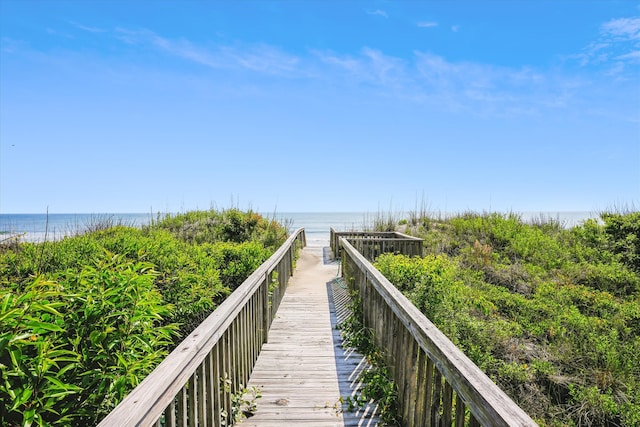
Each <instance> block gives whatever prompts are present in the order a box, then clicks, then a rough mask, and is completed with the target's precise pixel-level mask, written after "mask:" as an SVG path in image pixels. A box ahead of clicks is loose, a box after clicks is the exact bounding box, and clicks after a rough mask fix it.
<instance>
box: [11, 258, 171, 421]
mask: <svg viewBox="0 0 640 427" xmlns="http://www.w3.org/2000/svg"><path fill="white" fill-rule="evenodd" d="M154 277H155V272H153V270H152V269H151V266H150V265H149V264H145V263H137V264H134V263H132V262H122V260H121V258H120V257H118V256H110V255H106V256H105V257H104V259H102V260H100V261H98V262H97V264H96V265H95V266H86V267H85V268H83V269H82V270H81V271H79V272H72V271H71V270H68V271H64V272H62V273H60V274H59V275H58V277H57V278H56V279H53V280H45V279H43V278H42V276H41V278H39V279H36V280H34V281H33V282H32V283H31V284H30V285H28V286H27V288H26V289H25V292H23V293H20V294H15V295H14V294H12V293H4V295H3V300H2V306H1V307H0V325H1V327H0V330H1V331H2V332H1V333H0V372H2V378H3V382H2V383H0V407H3V408H4V410H3V411H2V412H1V414H0V420H1V421H2V423H3V425H7V424H9V425H11V424H16V425H29V424H30V423H34V424H36V425H49V424H61V425H69V424H75V425H80V424H81V425H91V424H95V423H97V421H98V420H99V419H100V418H102V417H103V416H104V415H106V414H107V413H108V412H109V411H111V409H113V408H114V407H115V405H116V404H117V403H118V402H119V401H120V400H121V399H122V398H123V397H124V395H125V394H126V392H128V391H129V390H130V389H131V388H133V387H135V386H136V385H137V384H138V383H139V382H140V381H141V380H142V379H143V378H144V377H145V376H146V375H147V374H149V373H150V372H151V370H153V368H154V367H155V366H156V365H157V364H158V363H159V362H160V361H161V360H162V359H163V358H164V357H165V356H166V354H167V350H166V349H167V345H168V344H170V343H171V340H172V335H173V333H174V330H175V325H165V326H161V325H160V324H161V321H162V319H163V316H164V315H166V314H167V313H168V312H169V309H170V307H168V306H166V305H164V304H162V298H161V296H160V294H159V293H158V292H157V290H156V289H155V287H154V286H153V280H154Z"/></svg>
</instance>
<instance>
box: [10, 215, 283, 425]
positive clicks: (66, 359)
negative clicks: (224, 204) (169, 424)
mask: <svg viewBox="0 0 640 427" xmlns="http://www.w3.org/2000/svg"><path fill="white" fill-rule="evenodd" d="M286 237H287V236H286V229H285V228H284V227H282V226H281V225H280V224H278V223H276V222H275V221H269V220H266V219H264V218H262V217H260V216H259V215H257V214H255V213H251V212H249V213H242V212H239V211H235V210H231V211H224V212H216V211H207V212H202V211H197V212H189V213H185V214H181V215H178V216H175V217H171V216H168V217H166V218H165V219H164V220H162V221H160V222H159V224H157V225H156V224H152V225H151V226H148V227H145V228H144V229H135V228H131V227H125V226H109V227H95V231H92V232H90V233H86V234H83V235H77V236H74V237H69V238H65V239H62V240H60V241H56V242H44V243H40V244H33V243H21V244H19V245H12V246H11V247H9V246H5V247H0V304H1V305H0V374H1V375H0V425H31V424H33V425H94V424H96V423H97V422H98V421H99V420H100V419H101V418H102V417H103V416H104V415H106V414H107V413H109V412H110V411H111V410H112V409H113V408H114V407H115V406H116V405H117V404H118V402H120V401H121V400H122V398H123V397H124V396H125V394H126V393H127V392H129V391H130V390H131V389H132V388H134V387H135V386H136V385H137V384H138V383H139V382H140V381H141V380H142V379H143V378H144V377H145V376H146V375H147V374H148V373H149V372H151V370H152V369H154V368H155V366H157V365H158V364H159V363H160V361H161V360H162V359H163V358H164V357H165V355H166V354H167V353H168V351H170V350H171V349H172V348H173V347H175V345H177V343H178V342H179V341H180V340H181V338H182V337H184V336H185V335H186V334H188V333H189V332H191V331H192V330H193V328H195V327H196V326H197V325H198V324H199V323H200V322H201V321H202V320H203V319H204V318H205V317H206V316H208V315H209V314H210V313H211V311H212V310H214V309H215V307H216V306H217V305H218V304H219V303H220V302H222V301H223V300H224V299H225V298H226V297H227V296H228V295H229V293H230V292H232V291H233V290H234V289H235V288H236V287H237V286H238V285H239V284H241V283H242V282H243V281H244V280H245V279H246V278H247V277H248V276H249V274H251V273H252V272H253V271H254V270H255V269H256V268H257V267H258V266H259V265H260V264H261V263H262V262H264V261H265V260H266V259H267V258H268V257H269V256H270V255H271V254H272V253H273V251H274V250H275V249H276V248H277V247H279V246H280V244H282V242H284V240H286ZM220 239H223V241H221V240H220ZM266 245H268V246H266Z"/></svg>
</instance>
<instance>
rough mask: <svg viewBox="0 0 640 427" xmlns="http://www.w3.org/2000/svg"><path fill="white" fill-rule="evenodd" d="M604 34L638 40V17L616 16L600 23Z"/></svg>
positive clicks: (639, 37)
mask: <svg viewBox="0 0 640 427" xmlns="http://www.w3.org/2000/svg"><path fill="white" fill-rule="evenodd" d="M601 30H602V32H603V33H604V34H606V35H609V36H612V37H614V38H618V39H622V40H640V18H639V17H632V18H618V19H612V20H610V21H608V22H605V23H604V24H602V27H601Z"/></svg>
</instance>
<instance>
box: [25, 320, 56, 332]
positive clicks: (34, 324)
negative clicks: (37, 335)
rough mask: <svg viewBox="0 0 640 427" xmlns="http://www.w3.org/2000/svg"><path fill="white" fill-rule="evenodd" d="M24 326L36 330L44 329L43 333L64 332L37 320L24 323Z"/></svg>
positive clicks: (50, 324)
mask: <svg viewBox="0 0 640 427" xmlns="http://www.w3.org/2000/svg"><path fill="white" fill-rule="evenodd" d="M25 326H26V327H29V328H33V329H36V330H39V329H44V330H45V331H51V332H64V329H62V328H61V327H60V326H58V325H54V324H52V323H44V322H40V321H37V320H31V321H29V322H26V323H25Z"/></svg>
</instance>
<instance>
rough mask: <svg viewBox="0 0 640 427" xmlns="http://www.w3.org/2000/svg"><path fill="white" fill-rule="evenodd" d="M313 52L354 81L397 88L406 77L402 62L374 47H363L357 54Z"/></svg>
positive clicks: (402, 83)
mask: <svg viewBox="0 0 640 427" xmlns="http://www.w3.org/2000/svg"><path fill="white" fill-rule="evenodd" d="M315 54H316V56H317V57H318V58H319V59H320V61H321V62H322V63H324V64H326V65H329V66H332V67H334V68H336V69H338V70H342V71H346V72H347V73H348V75H349V76H350V77H351V78H352V79H355V81H359V82H363V83H367V84H374V85H378V86H380V87H387V88H392V87H393V88H398V87H401V86H403V85H404V80H405V79H406V77H405V72H406V66H405V64H404V62H403V61H402V60H401V59H400V58H396V57H392V56H388V55H385V54H384V53H382V52H381V51H379V50H376V49H371V48H364V49H362V51H361V52H360V55H358V56H353V55H338V54H335V53H331V52H317V51H316V52H315Z"/></svg>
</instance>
